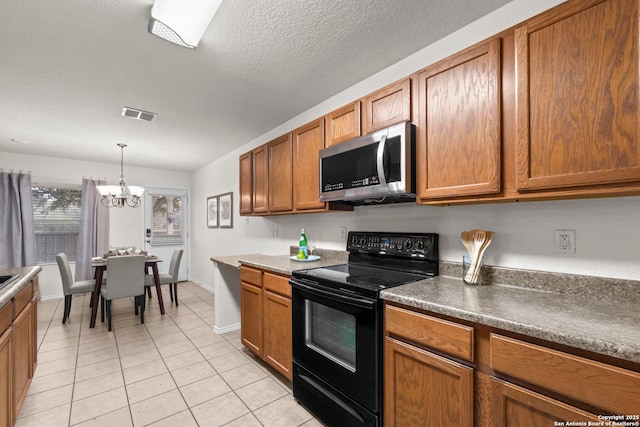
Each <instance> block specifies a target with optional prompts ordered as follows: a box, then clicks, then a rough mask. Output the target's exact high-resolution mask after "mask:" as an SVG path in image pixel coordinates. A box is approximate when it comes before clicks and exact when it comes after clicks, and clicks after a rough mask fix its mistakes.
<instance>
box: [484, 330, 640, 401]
mask: <svg viewBox="0 0 640 427" xmlns="http://www.w3.org/2000/svg"><path fill="white" fill-rule="evenodd" d="M490 348H491V356H490V358H491V368H492V369H494V370H495V371H497V372H501V373H504V374H507V375H509V376H511V377H513V378H518V379H520V380H523V381H526V382H528V383H530V384H534V385H537V386H540V387H543V388H546V389H548V390H551V391H554V392H557V393H560V394H563V395H565V396H567V397H570V398H572V399H576V400H578V401H581V402H585V403H587V404H589V405H593V406H595V407H596V408H601V409H604V410H607V411H613V412H615V413H618V414H635V413H637V411H638V396H639V395H640V373H637V372H633V371H629V370H626V369H622V368H618V367H615V366H611V365H606V364H604V363H600V362H596V361H593V360H589V359H585V358H582V357H579V356H574V355H572V354H568V353H564V352H561V351H557V350H552V349H549V348H545V347H541V346H538V345H534V344H530V343H527V342H524V341H519V340H516V339H513V338H508V337H504V336H501V335H497V334H491V339H490Z"/></svg>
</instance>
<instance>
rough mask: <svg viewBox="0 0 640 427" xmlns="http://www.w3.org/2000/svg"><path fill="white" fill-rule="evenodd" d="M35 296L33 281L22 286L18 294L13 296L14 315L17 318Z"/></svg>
mask: <svg viewBox="0 0 640 427" xmlns="http://www.w3.org/2000/svg"><path fill="white" fill-rule="evenodd" d="M32 296H33V282H29V284H28V285H27V286H25V287H24V288H22V290H21V291H20V292H18V294H17V295H16V296H15V297H13V317H14V318H16V317H17V316H18V314H20V312H21V311H22V309H23V308H25V307H26V306H27V304H29V301H31V297H32Z"/></svg>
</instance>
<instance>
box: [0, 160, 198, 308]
mask: <svg viewBox="0 0 640 427" xmlns="http://www.w3.org/2000/svg"><path fill="white" fill-rule="evenodd" d="M0 154H1V157H0V167H1V168H4V170H5V171H8V170H9V169H13V170H14V172H17V171H18V170H22V171H24V172H27V171H31V181H32V182H33V183H46V184H75V185H81V184H82V178H83V177H87V178H88V177H93V178H96V179H97V178H104V179H106V180H107V182H108V183H109V184H117V183H118V178H119V177H120V164H110V163H96V162H84V161H78V160H68V159H60V158H53V157H42V156H29V155H24V154H15V153H6V152H1V153H0ZM124 174H125V178H126V179H127V184H129V185H140V186H142V187H160V188H177V189H187V190H188V189H189V188H190V186H191V174H190V173H185V172H175V171H167V170H160V169H150V168H141V167H135V166H128V165H127V164H126V159H125V170H124ZM109 222H110V226H109V244H110V245H114V246H136V247H143V246H144V206H140V207H138V208H135V209H133V208H122V209H115V208H114V209H111V210H110V211H109ZM72 270H73V267H72ZM39 281H40V293H41V294H42V297H43V298H45V299H46V298H53V297H60V296H62V283H61V281H60V273H59V271H58V267H57V265H55V264H51V265H43V266H42V273H41V274H40V276H39Z"/></svg>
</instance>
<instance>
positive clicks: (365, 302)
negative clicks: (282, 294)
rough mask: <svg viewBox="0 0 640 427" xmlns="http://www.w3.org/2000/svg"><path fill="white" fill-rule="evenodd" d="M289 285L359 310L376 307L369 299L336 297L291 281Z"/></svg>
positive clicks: (374, 302)
mask: <svg viewBox="0 0 640 427" xmlns="http://www.w3.org/2000/svg"><path fill="white" fill-rule="evenodd" d="M290 283H291V286H292V287H294V288H298V289H300V290H302V291H305V292H308V293H310V294H313V295H316V296H319V297H321V298H326V299H330V300H332V301H336V302H341V303H347V304H351V305H355V306H357V307H360V308H366V309H370V310H372V309H374V308H375V306H376V301H375V300H372V299H370V298H358V297H352V296H349V295H344V294H340V295H337V294H335V293H334V292H330V291H325V290H324V289H321V288H318V287H315V286H314V287H311V286H308V285H303V284H302V283H300V282H293V281H292V282H290Z"/></svg>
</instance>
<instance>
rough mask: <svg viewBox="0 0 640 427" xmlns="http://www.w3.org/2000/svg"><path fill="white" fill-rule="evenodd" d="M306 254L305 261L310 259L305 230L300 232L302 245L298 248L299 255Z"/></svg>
mask: <svg viewBox="0 0 640 427" xmlns="http://www.w3.org/2000/svg"><path fill="white" fill-rule="evenodd" d="M300 252H302V253H304V259H307V258H308V257H309V247H308V246H307V236H306V234H304V228H303V229H302V231H301V232H300V245H299V246H298V253H300Z"/></svg>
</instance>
